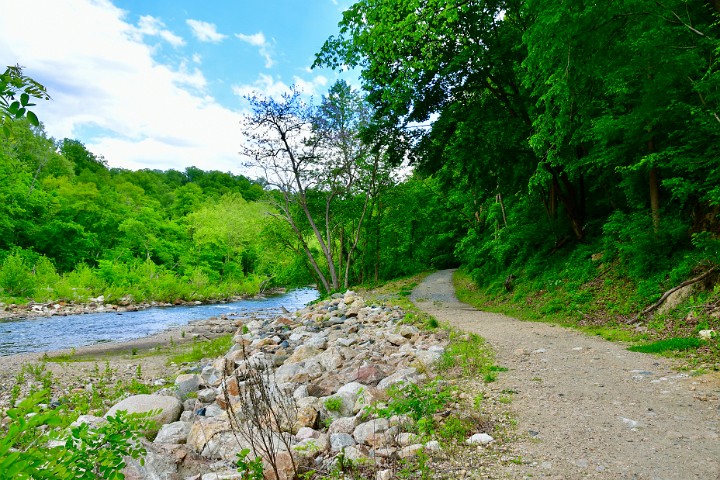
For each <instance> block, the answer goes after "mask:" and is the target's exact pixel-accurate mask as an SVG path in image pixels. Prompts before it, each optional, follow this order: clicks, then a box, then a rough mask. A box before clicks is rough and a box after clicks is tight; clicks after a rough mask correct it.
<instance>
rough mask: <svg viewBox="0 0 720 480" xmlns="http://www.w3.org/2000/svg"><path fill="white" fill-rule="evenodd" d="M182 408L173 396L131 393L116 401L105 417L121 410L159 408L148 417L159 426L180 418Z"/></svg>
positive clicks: (131, 410) (137, 411)
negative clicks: (129, 395) (157, 411)
mask: <svg viewBox="0 0 720 480" xmlns="http://www.w3.org/2000/svg"><path fill="white" fill-rule="evenodd" d="M182 408H183V406H182V402H180V400H178V399H177V398H175V397H167V396H162V395H147V394H142V395H133V396H131V397H128V398H126V399H125V400H122V401H120V402H118V403H116V404H115V405H114V406H113V407H112V408H110V410H108V412H107V413H106V414H105V418H108V417H111V416H114V415H115V414H117V412H119V411H121V410H124V411H126V412H127V413H145V412H150V411H153V410H159V411H160V412H159V413H157V414H155V415H153V416H151V417H148V418H149V420H152V421H155V422H156V424H157V426H158V428H159V427H160V426H161V425H165V424H166V423H171V422H174V421H176V420H177V419H178V418H180V413H182Z"/></svg>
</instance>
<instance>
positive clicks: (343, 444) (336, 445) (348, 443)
mask: <svg viewBox="0 0 720 480" xmlns="http://www.w3.org/2000/svg"><path fill="white" fill-rule="evenodd" d="M354 445H355V439H353V437H352V436H351V435H349V434H347V433H333V434H332V435H330V449H331V450H332V451H333V452H339V451H341V450H342V449H343V448H347V447H352V446H354Z"/></svg>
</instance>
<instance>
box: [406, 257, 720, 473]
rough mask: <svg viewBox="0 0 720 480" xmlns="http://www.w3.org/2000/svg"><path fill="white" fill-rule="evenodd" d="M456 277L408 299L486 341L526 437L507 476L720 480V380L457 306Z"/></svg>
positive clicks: (429, 284) (435, 281)
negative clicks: (694, 375) (502, 371)
mask: <svg viewBox="0 0 720 480" xmlns="http://www.w3.org/2000/svg"><path fill="white" fill-rule="evenodd" d="M452 273H453V271H452V270H445V271H440V272H436V273H434V274H432V275H430V276H428V277H427V278H426V279H425V281H423V283H422V284H420V285H418V286H417V288H416V289H415V290H414V291H413V294H412V296H411V299H412V300H413V302H414V303H415V304H416V305H417V306H418V307H419V308H420V309H422V310H424V311H426V312H428V313H429V314H431V315H433V316H435V317H436V318H437V319H438V320H439V321H440V322H443V323H447V324H450V325H451V326H453V327H455V328H458V329H461V330H464V331H468V332H474V333H477V334H479V335H481V336H482V337H484V338H485V339H486V340H487V341H488V343H489V344H490V345H491V346H492V347H493V348H494V349H495V351H496V353H497V364H498V365H500V366H503V367H507V368H508V369H509V370H508V371H507V372H505V373H501V374H500V376H499V379H498V382H499V387H501V388H504V389H508V390H512V391H514V392H517V393H516V394H514V395H513V401H512V404H511V405H510V407H511V409H512V411H513V413H514V415H515V417H516V418H517V421H518V431H519V433H520V434H521V438H520V440H519V441H518V443H517V444H516V445H514V448H515V450H516V453H517V454H518V455H520V456H521V457H522V462H521V463H519V464H514V463H510V464H508V465H506V466H503V467H502V468H503V473H504V474H505V475H506V476H507V477H508V478H530V477H532V478H553V479H576V478H577V479H580V478H603V479H606V478H607V479H637V480H645V479H652V480H660V479H662V480H667V479H678V480H689V479H702V480H716V479H720V401H719V398H720V377H719V376H718V375H717V374H714V375H704V376H699V377H690V376H689V375H688V374H685V373H681V372H678V371H677V370H675V369H673V362H672V361H671V360H668V359H665V358H662V357H658V356H653V355H647V354H641V353H633V352H629V351H627V350H626V349H625V347H624V346H623V345H621V344H616V343H611V342H608V341H605V340H603V339H600V338H598V337H589V336H587V335H584V334H582V333H578V332H575V331H572V330H568V329H565V328H562V327H558V326H553V325H549V324H544V323H536V322H522V321H519V320H516V319H513V318H510V317H506V316H504V315H499V314H494V313H487V312H481V311H479V310H476V309H474V308H472V307H470V306H468V305H467V304H464V303H461V302H459V301H458V300H457V299H456V298H455V295H454V290H453V286H452Z"/></svg>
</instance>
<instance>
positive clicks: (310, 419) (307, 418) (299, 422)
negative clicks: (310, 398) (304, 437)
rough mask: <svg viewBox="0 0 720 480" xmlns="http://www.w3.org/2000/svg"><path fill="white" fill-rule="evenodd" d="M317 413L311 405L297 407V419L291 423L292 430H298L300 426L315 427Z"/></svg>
mask: <svg viewBox="0 0 720 480" xmlns="http://www.w3.org/2000/svg"><path fill="white" fill-rule="evenodd" d="M318 418H319V413H318V411H317V410H316V409H315V408H314V407H311V406H309V405H308V406H304V407H302V408H298V412H297V419H296V420H295V424H294V425H293V431H295V432H299V431H300V429H302V428H305V427H307V428H315V426H316V425H317V423H318Z"/></svg>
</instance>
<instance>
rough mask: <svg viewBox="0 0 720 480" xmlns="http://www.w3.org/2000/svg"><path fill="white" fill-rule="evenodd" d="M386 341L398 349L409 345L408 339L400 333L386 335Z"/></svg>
mask: <svg viewBox="0 0 720 480" xmlns="http://www.w3.org/2000/svg"><path fill="white" fill-rule="evenodd" d="M385 340H387V341H388V342H390V343H391V344H393V345H395V346H398V347H399V346H400V345H404V344H406V343H408V339H407V338H405V337H403V336H402V335H400V334H398V333H386V334H385Z"/></svg>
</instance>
